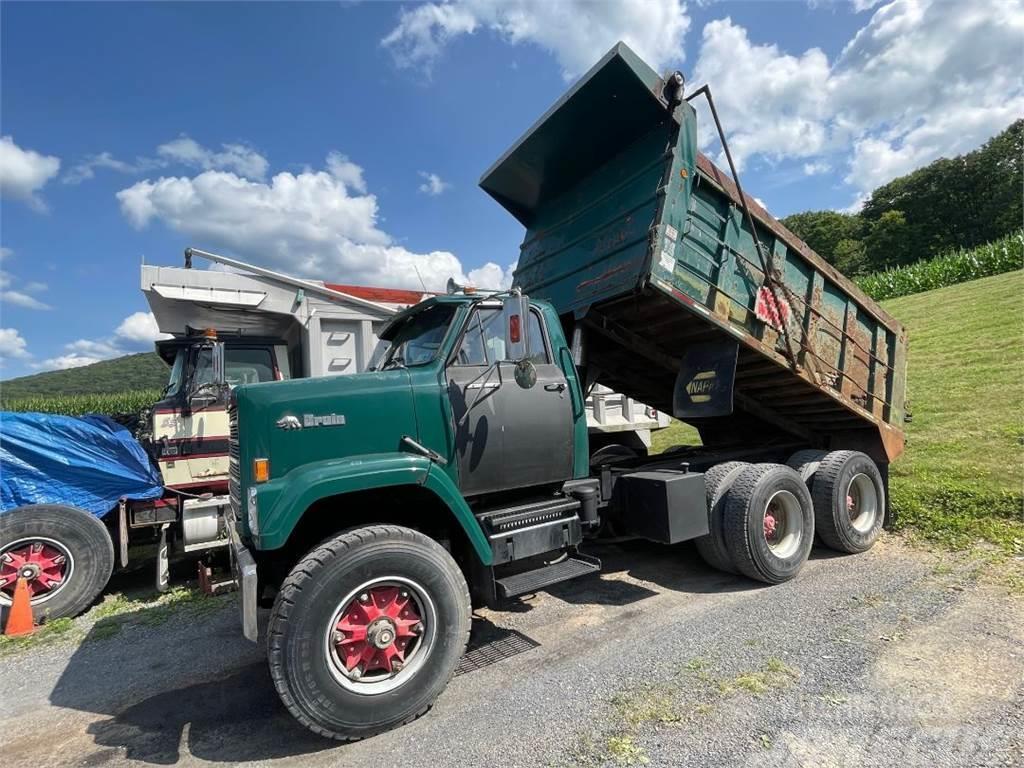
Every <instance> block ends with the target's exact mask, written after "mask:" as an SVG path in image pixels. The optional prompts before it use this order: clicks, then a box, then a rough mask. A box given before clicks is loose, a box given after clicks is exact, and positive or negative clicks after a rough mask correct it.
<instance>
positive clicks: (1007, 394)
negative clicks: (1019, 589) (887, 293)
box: [883, 271, 1024, 553]
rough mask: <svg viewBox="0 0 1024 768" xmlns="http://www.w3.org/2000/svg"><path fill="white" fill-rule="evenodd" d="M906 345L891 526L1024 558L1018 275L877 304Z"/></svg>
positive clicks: (1023, 374) (1023, 337)
mask: <svg viewBox="0 0 1024 768" xmlns="http://www.w3.org/2000/svg"><path fill="white" fill-rule="evenodd" d="M883 306H884V307H885V309H886V310H887V311H889V312H890V313H892V314H893V315H894V316H895V317H897V318H899V319H900V320H901V321H902V322H903V323H904V324H905V325H906V326H907V330H908V333H909V337H910V350H909V370H908V373H907V396H908V399H909V400H910V404H911V410H912V412H913V416H914V418H913V421H912V422H911V423H910V424H908V425H907V451H906V454H905V455H904V456H903V457H902V458H901V459H900V460H899V461H897V462H896V463H894V464H893V465H892V468H891V477H892V481H891V483H892V491H891V492H892V502H893V509H894V512H895V513H896V523H897V525H907V526H912V527H914V528H915V529H916V530H918V531H920V532H921V533H923V534H924V535H926V536H928V537H929V538H933V539H939V540H942V541H944V542H945V543H948V544H951V545H953V546H965V545H967V544H970V543H971V542H972V541H974V540H975V539H978V538H981V539H985V540H988V541H990V542H992V543H994V544H996V545H998V546H999V547H1001V548H1002V549H1003V550H1005V551H1007V552H1016V553H1020V552H1021V551H1024V522H1022V516H1024V511H1022V505H1024V494H1022V491H1024V271H1017V272H1009V273H1006V274H1003V275H996V276H994V277H986V278H982V279H981V280H974V281H971V282H969V283H961V284H960V285H954V286H950V287H948V288H939V289H937V290H934V291H927V292H925V293H919V294H915V295H913V296H903V297H901V298H898V299H891V300H889V301H886V302H883Z"/></svg>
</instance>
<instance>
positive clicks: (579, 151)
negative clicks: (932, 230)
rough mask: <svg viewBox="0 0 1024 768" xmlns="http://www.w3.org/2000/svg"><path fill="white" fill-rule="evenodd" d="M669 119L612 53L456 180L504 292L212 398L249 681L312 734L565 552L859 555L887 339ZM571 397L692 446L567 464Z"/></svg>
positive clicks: (432, 664)
mask: <svg viewBox="0 0 1024 768" xmlns="http://www.w3.org/2000/svg"><path fill="white" fill-rule="evenodd" d="M690 98H691V97H688V96H686V95H685V94H684V92H683V81H682V77H681V76H679V75H678V74H676V75H673V76H671V77H667V78H662V77H659V76H658V75H657V74H656V73H655V72H654V71H652V70H651V69H650V68H649V67H647V66H646V65H645V64H644V63H643V62H642V61H640V60H639V59H638V58H637V57H636V56H635V55H634V54H633V53H632V52H631V51H630V50H629V49H628V48H626V47H625V46H624V45H621V44H620V45H618V46H616V47H615V48H614V49H613V50H612V51H610V52H609V53H608V54H607V55H606V56H605V57H604V58H603V59H602V60H601V61H600V62H599V63H598V64H597V65H596V66H595V67H594V68H593V69H592V70H591V71H590V72H589V73H587V75H585V76H584V77H583V78H582V79H581V80H580V81H579V83H577V84H576V85H575V86H574V87H573V88H572V89H571V90H570V91H569V92H568V93H567V94H566V95H565V96H564V97H563V98H562V99H561V100H560V101H559V102H558V103H556V104H555V105H554V107H552V108H551V109H550V110H549V111H548V112H547V113H546V114H545V115H544V116H543V117H542V118H541V119H540V120H539V121H538V122H537V123H536V124H535V125H534V126H533V127H532V128H531V129H530V130H529V131H528V132H527V133H526V134H525V135H524V136H523V137H522V138H521V139H520V140H519V141H518V142H516V143H515V145H513V147H512V148H511V149H509V150H508V152H506V153H505V155H504V156H503V157H502V158H501V159H500V160H499V161H498V162H497V163H496V164H495V165H494V166H493V167H492V168H491V169H490V170H489V171H487V173H486V174H485V175H484V177H483V179H482V180H481V187H482V188H483V189H484V190H485V191H486V192H487V193H489V194H490V195H491V196H492V197H494V199H495V200H497V201H498V202H499V203H500V204H501V205H502V206H504V207H505V208H506V209H507V210H508V211H509V212H510V213H511V214H512V215H513V216H515V217H516V218H517V219H518V220H519V221H520V222H522V224H523V225H524V227H525V228H526V236H525V239H524V241H523V245H522V249H521V254H520V258H519V264H518V268H517V271H516V275H515V283H514V288H513V289H512V290H511V291H509V292H506V293H499V294H494V293H487V294H484V293H473V292H469V291H464V290H460V289H459V287H458V286H456V285H452V286H451V292H450V293H449V294H448V295H442V296H434V297H431V298H428V299H427V300H425V301H423V302H421V303H419V304H416V305H414V306H412V307H409V308H408V309H406V310H404V311H402V312H400V313H399V314H398V315H396V316H395V317H393V318H392V319H391V320H390V321H389V322H388V323H387V325H386V326H385V328H384V329H383V330H382V332H381V333H380V343H379V346H378V348H377V350H376V352H375V353H374V356H373V359H372V360H371V364H370V367H369V370H368V371H367V372H365V373H360V374H357V375H353V376H345V377H335V378H324V379H310V380H302V381H284V382H273V383H266V384H253V385H243V386H239V387H237V388H236V389H235V390H234V394H233V398H232V404H231V406H230V407H229V429H230V435H231V439H230V496H231V508H232V519H231V521H230V524H229V529H230V532H231V536H232V551H233V553H234V559H235V563H236V573H237V576H238V579H239V581H240V585H241V589H242V612H243V630H244V632H245V634H246V636H247V637H249V638H250V639H253V640H255V639H256V637H257V619H256V617H257V607H258V606H261V605H262V606H266V607H272V611H271V613H270V619H269V625H268V627H267V645H268V657H269V662H270V670H271V674H272V678H273V681H274V684H275V686H276V687H277V690H278V692H279V693H280V695H281V699H282V700H283V702H284V703H285V705H286V706H287V708H288V709H289V710H290V711H291V712H292V713H293V714H294V715H295V717H296V718H298V719H299V720H300V721H301V722H302V723H303V724H305V725H306V726H307V727H309V728H310V729H312V730H313V731H315V732H317V733H320V734H322V735H324V736H329V737H334V738H338V739H354V738H361V737H365V736H368V735H372V734H374V733H377V732H379V731H381V730H384V729H387V728H390V727H393V726H396V725H399V724H401V723H405V722H407V721H409V720H411V719H413V718H415V717H417V716H418V715H420V714H422V713H423V712H424V711H426V710H427V708H428V707H429V706H430V705H431V703H432V702H433V701H434V699H435V698H436V697H437V696H438V695H439V694H440V693H441V691H442V690H443V689H444V687H445V686H446V685H447V683H448V681H449V680H450V679H451V677H452V675H453V673H454V671H455V669H456V665H457V663H458V660H459V658H460V656H461V655H462V653H463V650H464V649H465V646H466V642H467V638H468V635H469V627H470V611H471V606H473V605H479V604H483V605H489V606H500V605H502V604H503V603H504V602H505V601H507V600H510V599H514V598H515V597H516V596H518V595H523V594H528V593H532V592H535V591H537V590H540V589H543V588H544V587H546V586H548V585H551V584H554V583H556V582H560V581H564V580H566V579H571V578H576V577H580V576H584V575H586V574H592V573H594V572H596V571H598V570H599V569H600V562H599V561H598V560H597V559H596V558H595V557H594V556H592V555H591V554H587V553H585V552H584V551H583V550H584V549H585V548H586V543H587V542H588V541H590V540H593V539H599V538H600V537H602V536H607V535H613V536H615V537H620V538H621V537H629V536H633V537H637V538H644V539H649V540H653V541H656V542H663V543H665V544H675V543H677V542H682V541H686V540H695V541H696V545H697V549H698V551H699V552H700V554H701V555H702V556H703V558H704V559H705V560H706V561H707V562H708V563H710V564H711V565H712V566H714V567H715V568H719V569H722V570H724V571H729V572H733V573H737V574H740V575H742V576H744V577H748V578H752V579H756V580H759V581H762V582H766V583H778V582H782V581H785V580H787V579H790V578H793V577H794V576H795V575H796V574H797V573H798V571H799V570H800V568H801V566H802V565H803V563H804V562H805V560H806V559H807V556H808V553H809V551H810V549H811V545H812V541H813V539H814V536H815V534H817V536H818V538H819V539H820V540H821V541H822V542H823V543H824V544H825V545H827V546H829V547H831V548H834V549H837V550H840V551H843V552H862V551H864V550H866V549H867V548H869V547H870V546H871V545H872V544H873V543H874V541H875V539H876V538H877V537H878V535H879V532H880V530H881V527H882V525H883V522H884V518H885V511H886V501H887V493H886V490H887V480H886V478H887V467H888V464H889V462H890V461H892V460H893V459H895V458H896V457H897V456H898V455H899V454H900V452H901V451H902V446H903V437H902V432H901V425H902V423H903V420H904V376H905V368H906V366H905V355H906V335H905V332H904V330H903V327H902V326H901V325H900V324H899V323H898V322H896V321H895V320H894V319H893V318H891V317H889V316H888V315H887V314H886V313H885V312H884V311H883V310H882V309H881V308H879V307H878V305H877V304H875V303H874V302H873V301H871V300H870V299H869V298H867V297H866V296H865V295H863V294H862V293H861V292H860V291H859V290H857V288H856V287H855V286H854V285H853V284H852V283H851V282H850V281H849V280H847V279H846V278H844V277H843V276H842V275H840V274H838V273H837V272H836V271H835V270H834V269H832V268H831V267H830V266H828V265H827V264H825V263H824V262H823V261H822V260H821V259H820V258H819V257H818V256H817V255H815V254H814V253H813V252H811V251H810V250H809V249H808V247H807V246H806V245H805V244H804V243H802V242H801V241H800V240H799V239H797V238H796V237H795V236H794V235H792V234H791V233H790V232H788V231H787V230H786V229H785V228H784V227H783V226H782V225H781V224H779V222H777V221H776V220H775V219H773V218H772V217H771V216H770V215H769V214H768V213H767V212H765V211H764V210H763V209H761V208H760V207H759V206H757V205H755V204H754V203H753V202H752V201H750V200H748V199H746V198H745V197H743V196H742V192H741V191H740V189H739V188H738V180H737V179H735V178H729V177H726V175H725V174H723V173H722V172H720V171H719V170H718V169H717V168H716V167H715V166H714V165H713V164H711V163H710V162H709V161H708V160H707V159H706V158H704V157H703V156H701V155H700V154H699V153H698V152H697V150H696V116H695V112H694V109H693V107H692V106H691V103H690V101H689V99H690ZM596 384H602V385H606V386H609V387H611V388H613V389H615V390H617V391H620V392H623V393H625V394H627V395H628V396H630V397H634V398H636V399H637V400H640V401H643V402H646V403H650V404H652V405H654V406H655V407H657V408H659V409H661V410H664V411H667V412H670V413H672V414H674V415H675V416H676V418H679V419H681V420H683V421H686V422H688V423H690V424H692V425H694V426H695V427H696V428H697V429H698V430H699V433H700V437H701V445H699V446H690V447H679V448H677V449H674V450H672V451H670V452H668V453H664V454H661V455H659V456H655V457H649V458H648V457H644V458H640V457H636V456H632V457H631V456H629V455H625V454H624V455H619V456H615V455H611V456H607V457H606V460H605V461H602V462H598V463H597V464H596V465H595V464H592V463H591V462H590V461H589V451H588V446H587V424H586V415H585V410H584V401H585V398H586V395H587V392H588V389H589V388H590V387H592V386H594V385H596Z"/></svg>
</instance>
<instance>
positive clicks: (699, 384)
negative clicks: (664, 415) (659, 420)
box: [672, 342, 739, 419]
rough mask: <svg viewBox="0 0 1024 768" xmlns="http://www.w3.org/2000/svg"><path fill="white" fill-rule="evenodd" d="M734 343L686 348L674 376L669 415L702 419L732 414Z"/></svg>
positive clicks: (735, 344) (734, 368)
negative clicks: (673, 390)
mask: <svg viewBox="0 0 1024 768" xmlns="http://www.w3.org/2000/svg"><path fill="white" fill-rule="evenodd" d="M738 355H739V344H738V342H725V343H722V342H711V343H708V344H695V345H693V346H691V347H688V348H687V350H686V354H684V355H683V362H682V364H681V365H680V366H679V373H678V374H677V375H676V385H675V392H674V394H673V397H672V415H673V416H675V417H676V418H677V419H704V418H709V417H713V416H728V415H729V414H730V413H732V399H733V398H732V392H733V383H734V382H735V380H736V358H737V356H738Z"/></svg>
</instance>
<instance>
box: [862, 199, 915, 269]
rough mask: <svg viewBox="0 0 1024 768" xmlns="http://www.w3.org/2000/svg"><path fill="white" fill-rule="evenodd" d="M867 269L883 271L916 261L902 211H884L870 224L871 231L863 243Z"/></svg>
mask: <svg viewBox="0 0 1024 768" xmlns="http://www.w3.org/2000/svg"><path fill="white" fill-rule="evenodd" d="M864 250H865V255H866V257H867V265H866V266H867V268H868V269H870V270H877V269H885V268H886V267H890V266H894V265H897V264H909V263H910V262H912V261H916V260H917V259H915V258H914V255H915V254H916V253H917V249H916V248H915V247H914V243H913V237H912V232H911V227H910V226H909V225H908V224H907V219H906V217H905V216H904V215H903V211H895V210H893V211H886V212H885V213H883V214H882V215H881V216H880V217H879V218H878V220H877V221H874V222H872V224H871V231H870V232H868V236H867V238H865V241H864Z"/></svg>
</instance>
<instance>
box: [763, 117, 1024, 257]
mask: <svg viewBox="0 0 1024 768" xmlns="http://www.w3.org/2000/svg"><path fill="white" fill-rule="evenodd" d="M1022 158H1024V120H1017V121H1016V122H1014V123H1013V124H1012V125H1010V126H1009V127H1008V128H1007V129H1006V130H1004V131H1003V132H1002V133H1000V134H999V135H998V136H994V137H993V138H991V139H989V140H988V141H987V142H985V144H983V145H982V146H981V147H979V148H978V149H976V150H974V151H973V152H968V153H967V154H964V155H959V156H957V157H953V158H940V159H938V160H936V161H935V162H933V163H931V164H929V165H926V166H924V167H923V168H919V169H918V170H916V171H914V172H912V173H909V174H907V175H906V176H901V177H899V178H898V179H894V180H892V181H890V182H889V183H888V184H884V185H882V186H881V187H878V188H877V189H876V190H875V191H874V192H872V193H871V196H870V197H869V198H868V199H867V201H866V202H865V203H864V206H863V208H861V210H860V211H859V212H858V213H839V212H837V211H805V212H804V213H795V214H793V215H791V216H787V217H786V218H784V219H782V223H783V224H785V225H786V226H787V227H788V228H789V229H791V230H792V231H793V232H794V233H796V234H797V235H798V236H799V237H801V238H802V239H803V240H804V241H805V242H806V243H807V244H808V245H809V246H811V248H813V249H814V250H815V251H817V252H818V254H819V255H821V256H822V257H823V258H824V259H825V260H826V261H828V262H829V263H831V264H834V265H835V266H836V267H837V268H838V269H839V270H840V271H841V272H843V273H845V274H847V275H863V274H868V273H870V272H876V271H879V270H883V269H887V268H889V267H895V266H902V265H905V264H912V263H914V262H917V261H921V260H922V259H928V258H931V257H932V256H935V255H936V254H939V253H942V252H945V251H949V250H953V249H957V248H972V247H974V246H977V245H982V244H984V243H988V242H991V241H993V240H996V239H998V238H1000V237H1003V236H1004V235H1007V234H1009V233H1011V232H1014V231H1016V230H1018V229H1020V227H1021V224H1022V220H1024V205H1022V202H1024V175H1022V167H1024V160H1022Z"/></svg>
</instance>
